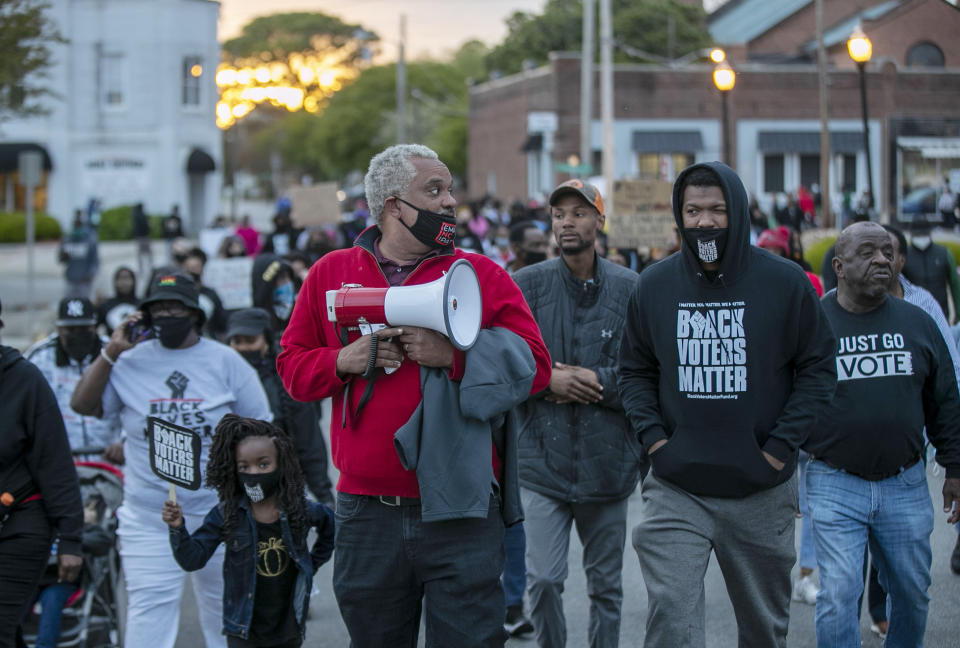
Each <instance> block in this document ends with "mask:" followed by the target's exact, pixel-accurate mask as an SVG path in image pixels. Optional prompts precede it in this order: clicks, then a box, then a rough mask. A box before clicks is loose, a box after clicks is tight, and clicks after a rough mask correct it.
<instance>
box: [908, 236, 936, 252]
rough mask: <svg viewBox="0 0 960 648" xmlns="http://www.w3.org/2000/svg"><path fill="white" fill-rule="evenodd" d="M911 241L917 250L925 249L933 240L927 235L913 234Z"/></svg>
mask: <svg viewBox="0 0 960 648" xmlns="http://www.w3.org/2000/svg"><path fill="white" fill-rule="evenodd" d="M911 243H913V247H915V248H917V249H918V250H926V249H927V248H928V247H930V244H931V243H933V240H932V239H931V238H930V237H929V236H914V237H913V240H912V241H911Z"/></svg>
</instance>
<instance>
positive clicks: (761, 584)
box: [633, 473, 797, 648]
mask: <svg viewBox="0 0 960 648" xmlns="http://www.w3.org/2000/svg"><path fill="white" fill-rule="evenodd" d="M640 492H641V496H642V498H643V512H642V517H641V521H640V524H638V525H637V526H636V527H635V528H634V529H633V547H634V549H636V551H637V557H638V558H639V559H640V569H641V571H642V572H643V580H644V582H645V583H646V586H647V597H648V599H649V602H648V607H647V634H646V641H645V642H644V646H646V647H647V648H652V647H658V648H659V647H669V648H681V647H683V648H703V646H705V645H706V635H705V631H704V616H705V612H704V588H703V578H704V575H705V573H706V571H707V563H708V562H709V560H710V552H711V551H714V552H715V553H716V555H717V563H718V564H719V566H720V571H721V572H722V573H723V578H724V581H725V582H726V585H727V593H728V594H729V595H730V602H731V603H733V611H734V614H735V615H736V617H737V629H738V634H739V638H740V640H739V646H740V648H752V647H755V648H773V647H775V646H776V647H779V648H785V647H786V645H787V624H788V622H789V619H790V570H791V569H792V568H793V564H794V562H796V558H797V554H796V549H795V548H794V524H795V520H796V511H797V479H796V476H795V475H794V476H793V477H791V478H790V480H789V481H787V482H786V483H784V484H781V485H779V486H775V487H774V488H771V489H769V490H765V491H761V492H759V493H754V494H753V495H750V496H747V497H744V498H741V499H727V498H718V497H700V496H698V495H692V494H690V493H687V492H686V491H683V490H680V489H679V488H676V487H674V486H672V485H670V484H667V483H665V482H663V481H659V480H658V479H657V478H656V477H654V475H653V474H652V473H651V474H650V475H648V476H647V478H646V479H645V480H644V482H643V487H642V489H641V491H640Z"/></svg>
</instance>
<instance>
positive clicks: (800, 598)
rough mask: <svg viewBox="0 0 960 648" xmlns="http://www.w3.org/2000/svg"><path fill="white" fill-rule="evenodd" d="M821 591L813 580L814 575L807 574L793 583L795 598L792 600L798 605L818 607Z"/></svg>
mask: <svg viewBox="0 0 960 648" xmlns="http://www.w3.org/2000/svg"><path fill="white" fill-rule="evenodd" d="M819 591H820V586H819V585H817V583H816V581H814V580H813V574H807V575H806V576H804V577H803V578H798V579H797V580H795V581H794V582H793V596H792V597H791V598H793V600H794V601H796V602H797V603H806V604H807V605H816V604H817V592H819Z"/></svg>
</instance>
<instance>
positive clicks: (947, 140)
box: [897, 137, 960, 158]
mask: <svg viewBox="0 0 960 648" xmlns="http://www.w3.org/2000/svg"><path fill="white" fill-rule="evenodd" d="M897 146H899V147H900V148H903V149H910V150H913V151H920V154H921V155H922V156H923V157H925V158H960V137H898V138H897Z"/></svg>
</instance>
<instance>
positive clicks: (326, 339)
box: [277, 259, 346, 401]
mask: <svg viewBox="0 0 960 648" xmlns="http://www.w3.org/2000/svg"><path fill="white" fill-rule="evenodd" d="M322 261H323V260H322V259H321V261H319V262H317V263H315V264H314V266H313V268H311V269H310V273H309V274H308V275H307V279H306V281H304V282H303V287H302V288H301V289H300V294H299V295H298V296H297V301H296V304H295V305H294V308H293V314H292V315H291V316H290V322H289V323H288V324H287V329H286V331H285V332H284V334H283V338H282V339H281V341H280V344H281V346H282V347H283V351H282V352H281V353H280V355H279V356H277V372H278V373H279V374H280V378H281V380H283V386H284V387H285V388H286V390H287V392H288V393H289V394H290V395H291V396H292V397H293V398H294V399H295V400H298V401H314V400H320V399H322V398H327V397H328V396H332V395H333V394H335V393H336V392H338V391H340V390H341V389H343V386H344V384H346V383H345V381H343V380H341V379H340V377H339V376H337V354H338V353H340V349H341V344H340V341H339V340H337V339H336V337H335V336H336V334H335V333H334V329H333V325H332V324H331V323H330V322H328V321H327V318H326V312H327V305H326V289H325V282H324V281H323V276H324V270H325V269H326V268H327V267H328V264H325V263H322ZM332 262H333V260H332V259H331V263H332Z"/></svg>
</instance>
